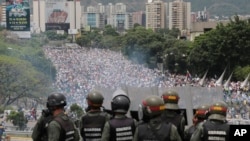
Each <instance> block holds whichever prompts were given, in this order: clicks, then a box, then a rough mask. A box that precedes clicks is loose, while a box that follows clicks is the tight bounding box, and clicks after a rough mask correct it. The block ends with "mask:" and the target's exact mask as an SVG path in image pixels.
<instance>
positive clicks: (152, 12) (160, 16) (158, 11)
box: [145, 0, 167, 30]
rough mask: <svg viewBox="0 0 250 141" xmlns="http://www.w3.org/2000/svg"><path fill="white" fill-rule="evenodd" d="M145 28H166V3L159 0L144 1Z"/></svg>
mask: <svg viewBox="0 0 250 141" xmlns="http://www.w3.org/2000/svg"><path fill="white" fill-rule="evenodd" d="M145 13H146V28H147V29H153V30H155V29H159V28H167V22H166V21H167V3H164V2H163V1H161V0H149V1H148V2H147V3H146V12H145Z"/></svg>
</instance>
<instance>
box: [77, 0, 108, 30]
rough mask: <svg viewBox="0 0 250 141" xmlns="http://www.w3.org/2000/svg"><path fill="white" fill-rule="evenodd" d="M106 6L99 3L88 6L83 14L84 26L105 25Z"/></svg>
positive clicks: (102, 26) (96, 26)
mask: <svg viewBox="0 0 250 141" xmlns="http://www.w3.org/2000/svg"><path fill="white" fill-rule="evenodd" d="M104 12H105V6H104V5H102V4H101V3H99V4H98V5H97V6H88V7H87V8H86V11H84V12H83V14H82V21H81V22H82V26H83V27H87V26H89V27H91V28H101V29H103V28H104V27H105V13H104Z"/></svg>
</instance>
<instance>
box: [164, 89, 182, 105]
mask: <svg viewBox="0 0 250 141" xmlns="http://www.w3.org/2000/svg"><path fill="white" fill-rule="evenodd" d="M162 98H163V100H164V102H165V104H166V109H171V110H178V109H179V106H178V102H179V99H180V97H179V95H178V93H177V92H175V91H173V90H168V91H166V92H164V93H163V94H162Z"/></svg>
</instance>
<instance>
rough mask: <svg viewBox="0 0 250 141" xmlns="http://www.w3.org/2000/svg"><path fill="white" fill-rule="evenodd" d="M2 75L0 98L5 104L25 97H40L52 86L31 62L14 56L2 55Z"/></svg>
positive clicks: (0, 60)
mask: <svg viewBox="0 0 250 141" xmlns="http://www.w3.org/2000/svg"><path fill="white" fill-rule="evenodd" d="M0 77H1V79H0V95H1V99H0V100H1V104H3V105H4V106H7V105H10V104H12V103H14V102H16V101H17V100H18V99H21V98H24V97H28V98H32V97H33V98H39V97H41V96H44V93H47V92H49V91H50V88H51V87H50V83H48V81H47V80H48V79H46V78H47V77H46V76H45V75H44V74H43V73H41V72H39V71H36V69H34V67H32V65H31V63H30V62H27V61H24V60H20V59H18V58H14V57H8V56H4V55H1V56H0Z"/></svg>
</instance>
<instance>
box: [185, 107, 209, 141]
mask: <svg viewBox="0 0 250 141" xmlns="http://www.w3.org/2000/svg"><path fill="white" fill-rule="evenodd" d="M208 115H209V106H208V105H201V106H198V107H197V108H196V110H195V114H194V116H193V125H191V126H189V127H187V128H186V129H185V131H184V141H190V139H191V136H192V135H193V133H194V132H195V130H196V129H197V128H198V127H199V126H201V125H202V122H203V121H205V120H206V119H207V118H208Z"/></svg>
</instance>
